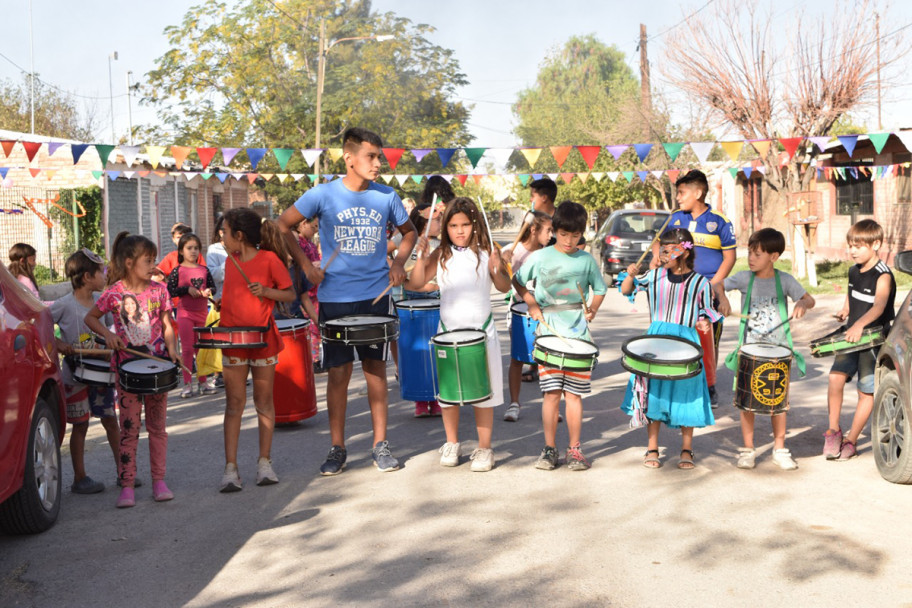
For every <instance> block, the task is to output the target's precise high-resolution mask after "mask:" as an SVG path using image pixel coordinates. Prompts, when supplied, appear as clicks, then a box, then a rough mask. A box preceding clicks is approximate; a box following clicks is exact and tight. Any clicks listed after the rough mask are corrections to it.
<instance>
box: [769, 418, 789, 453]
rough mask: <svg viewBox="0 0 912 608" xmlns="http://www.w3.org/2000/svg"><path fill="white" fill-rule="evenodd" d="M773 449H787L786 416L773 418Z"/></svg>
mask: <svg viewBox="0 0 912 608" xmlns="http://www.w3.org/2000/svg"><path fill="white" fill-rule="evenodd" d="M772 422H773V449H776V450H781V449H783V448H784V447H785V422H786V415H785V414H778V415H776V416H773V420H772Z"/></svg>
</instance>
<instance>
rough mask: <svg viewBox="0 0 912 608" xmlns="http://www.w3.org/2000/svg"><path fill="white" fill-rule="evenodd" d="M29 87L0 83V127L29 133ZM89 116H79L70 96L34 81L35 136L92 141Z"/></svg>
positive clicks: (26, 82) (5, 82)
mask: <svg viewBox="0 0 912 608" xmlns="http://www.w3.org/2000/svg"><path fill="white" fill-rule="evenodd" d="M31 99H32V98H31V85H30V83H29V79H28V77H27V76H26V77H25V78H23V81H22V82H14V81H12V80H3V81H0V125H2V126H3V128H4V129H9V130H10V131H19V132H22V133H28V132H29V131H30V130H31ZM93 130H94V128H93V114H92V113H91V112H89V111H86V112H85V113H83V112H80V110H79V107H78V105H77V103H76V101H75V99H74V98H73V96H71V95H69V94H67V93H62V92H60V91H59V90H58V89H55V88H52V87H50V86H48V85H46V84H45V83H44V82H42V81H41V80H39V79H37V78H36V79H35V133H39V134H41V135H46V136H48V137H59V138H61V139H75V140H78V141H92V139H93V134H92V132H93Z"/></svg>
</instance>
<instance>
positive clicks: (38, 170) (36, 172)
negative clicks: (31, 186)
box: [29, 169, 41, 177]
mask: <svg viewBox="0 0 912 608" xmlns="http://www.w3.org/2000/svg"><path fill="white" fill-rule="evenodd" d="M29 173H31V174H32V177H38V175H39V174H40V173H41V169H29Z"/></svg>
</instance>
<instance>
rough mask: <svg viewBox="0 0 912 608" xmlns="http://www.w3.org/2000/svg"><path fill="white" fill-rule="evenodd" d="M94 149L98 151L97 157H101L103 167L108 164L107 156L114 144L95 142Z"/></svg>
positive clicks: (109, 154)
mask: <svg viewBox="0 0 912 608" xmlns="http://www.w3.org/2000/svg"><path fill="white" fill-rule="evenodd" d="M95 150H96V151H97V152H98V158H99V159H101V166H102V168H104V167H105V166H106V165H107V164H108V158H109V157H110V156H111V152H113V151H114V146H108V145H102V144H95Z"/></svg>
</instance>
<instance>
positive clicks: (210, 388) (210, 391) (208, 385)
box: [200, 376, 217, 395]
mask: <svg viewBox="0 0 912 608" xmlns="http://www.w3.org/2000/svg"><path fill="white" fill-rule="evenodd" d="M216 390H217V389H216V388H215V376H209V377H208V378H206V382H205V384H203V385H202V386H200V393H201V394H203V395H214V394H215V393H216Z"/></svg>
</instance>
